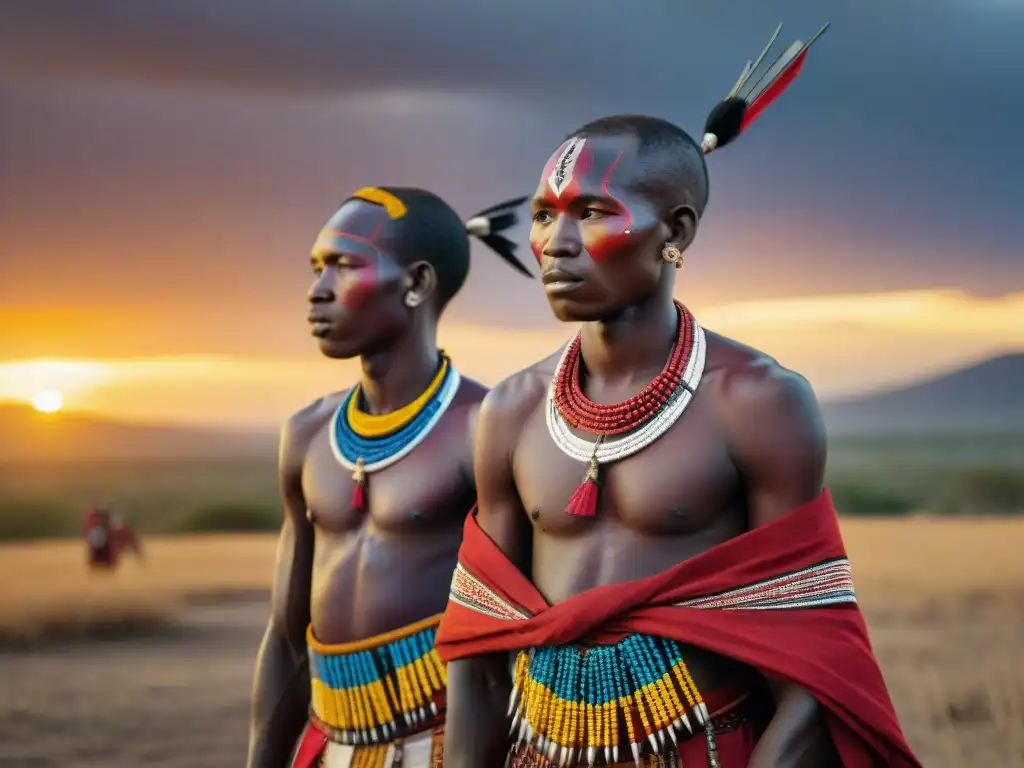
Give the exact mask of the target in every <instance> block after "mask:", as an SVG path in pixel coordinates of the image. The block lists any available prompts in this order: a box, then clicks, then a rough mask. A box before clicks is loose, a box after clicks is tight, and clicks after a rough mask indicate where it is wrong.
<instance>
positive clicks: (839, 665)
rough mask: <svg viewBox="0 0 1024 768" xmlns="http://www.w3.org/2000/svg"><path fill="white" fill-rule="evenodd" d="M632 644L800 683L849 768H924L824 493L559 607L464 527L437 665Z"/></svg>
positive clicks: (472, 519)
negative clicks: (667, 645)
mask: <svg viewBox="0 0 1024 768" xmlns="http://www.w3.org/2000/svg"><path fill="white" fill-rule="evenodd" d="M629 634H645V635H652V636H657V637H664V638H668V639H671V640H676V641H677V642H681V643H689V644H692V645H696V646H700V647H702V648H706V649H709V650H711V651H713V652H715V653H718V654H721V655H723V656H727V657H729V658H733V659H736V660H738V661H741V662H744V663H746V664H749V665H751V666H753V667H755V668H757V669H759V670H761V671H762V673H763V674H765V675H768V676H771V677H774V678H781V679H784V680H789V681H792V682H793V683H795V684H797V685H799V686H800V687H801V688H803V689H805V690H806V691H808V692H809V693H810V694H811V695H812V696H814V697H815V698H816V699H817V700H818V701H819V702H820V703H821V704H822V705H823V706H824V708H825V710H826V712H827V713H828V721H829V728H830V730H831V733H832V738H833V741H834V742H835V744H836V747H837V749H838V750H839V753H840V756H841V757H842V760H843V765H844V766H845V767H846V768H873V767H874V766H878V765H884V766H888V768H909V767H911V766H912V767H913V768H920V763H919V762H918V760H917V758H916V757H915V756H914V754H913V753H912V752H911V750H910V747H909V746H908V745H907V742H906V739H905V738H904V736H903V733H902V731H901V729H900V725H899V722H898V720H897V718H896V712H895V710H894V708H893V705H892V701H891V699H890V698H889V692H888V690H887V689H886V686H885V681H884V680H883V679H882V673H881V670H880V669H879V667H878V662H877V661H876V660H875V657H874V653H873V652H872V650H871V644H870V642H869V640H868V633H867V627H866V625H865V623H864V618H863V616H862V615H861V612H860V610H859V608H858V607H857V602H856V597H855V595H854V591H853V581H852V578H851V575H850V564H849V561H848V560H847V558H846V549H845V547H844V546H843V540H842V535H841V533H840V531H839V522H838V519H837V518H836V514H835V509H834V507H833V505H832V497H831V496H830V494H829V492H828V491H827V490H825V491H823V492H822V494H821V495H820V496H819V497H818V498H817V499H815V500H814V501H812V502H810V503H808V504H805V505H803V506H801V507H798V508H797V509H795V510H793V511H792V512H790V513H789V514H787V515H785V516H783V517H781V518H779V519H778V520H776V521H773V522H771V523H768V524H767V525H763V526H761V527H759V528H755V529H754V530H751V531H749V532H747V533H744V534H742V535H740V536H737V537H736V538H734V539H731V540H729V541H727V542H725V543H723V544H720V545H718V546H716V547H714V548H713V549H710V550H708V551H707V552H704V553H703V554H700V555H698V556H696V557H694V558H691V559H689V560H686V561H685V562H682V563H680V564H679V565H677V566H675V567H673V568H669V569H668V570H666V571H663V572H661V573H658V574H655V575H654V576H651V577H649V578H646V579H638V580H636V581H628V582H624V583H621V584H611V585H607V586H601V587H595V588H593V589H590V590H587V591H586V592H583V593H581V594H579V595H576V596H574V597H571V598H569V599H568V600H565V601H564V602H561V603H558V604H557V605H548V603H547V601H546V600H545V599H544V598H543V597H542V596H541V594H540V593H539V592H538V591H537V589H536V587H534V586H533V584H532V583H530V581H529V580H528V579H527V578H526V577H525V576H524V575H523V574H522V572H520V571H519V569H518V568H516V566H515V565H514V564H513V563H512V562H510V561H509V560H508V558H507V557H505V555H504V553H503V552H502V551H501V550H500V549H499V548H498V546H497V545H496V544H495V543H494V542H493V541H492V540H491V539H490V537H488V535H487V534H486V533H484V531H483V530H482V529H481V528H480V526H479V524H478V523H477V521H476V516H475V515H470V516H469V517H468V518H467V520H466V526H465V534H464V539H463V543H462V547H461V549H460V550H459V564H458V566H457V568H456V570H455V575H454V577H453V579H452V591H451V595H450V597H449V602H448V607H447V609H446V611H445V614H444V617H443V619H442V620H441V626H440V628H439V629H438V632H437V638H436V641H435V642H436V646H437V651H438V653H439V654H440V656H441V658H442V659H443V660H445V661H453V660H456V659H462V658H465V657H468V656H475V655H477V654H482V653H489V652H496V651H500V652H505V651H514V650H520V649H524V648H529V647H534V646H543V645H564V644H569V643H577V642H581V641H588V642H596V643H614V642H617V641H618V640H620V639H622V638H623V637H625V636H626V635H629Z"/></svg>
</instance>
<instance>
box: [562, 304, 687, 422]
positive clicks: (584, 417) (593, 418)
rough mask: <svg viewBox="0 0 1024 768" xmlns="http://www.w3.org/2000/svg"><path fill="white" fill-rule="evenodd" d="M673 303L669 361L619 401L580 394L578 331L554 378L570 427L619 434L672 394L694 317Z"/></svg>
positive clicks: (653, 411) (684, 359) (682, 369)
mask: <svg viewBox="0 0 1024 768" xmlns="http://www.w3.org/2000/svg"><path fill="white" fill-rule="evenodd" d="M675 304H676V311H677V312H678V313H679V333H678V335H677V337H676V343H675V344H674V345H673V347H672V354H670V355H669V358H668V362H667V363H665V367H664V368H662V370H661V373H659V374H658V375H657V377H656V378H655V379H654V381H652V382H651V383H650V384H648V385H647V386H646V387H644V389H643V391H641V392H640V393H638V394H636V395H634V396H633V397H631V398H629V400H626V401H624V402H621V403H610V404H607V405H605V404H603V403H595V402H594V401H593V400H591V399H590V398H588V397H587V396H586V395H585V394H584V393H583V389H582V387H581V386H580V361H581V359H582V357H583V356H582V355H581V354H580V339H581V334H577V335H576V338H575V339H573V340H572V342H571V343H570V345H569V351H568V353H567V354H566V360H565V365H563V366H562V368H561V369H560V370H559V372H558V378H557V379H556V380H555V404H556V405H557V407H558V412H559V413H560V414H561V415H562V418H563V419H565V421H566V423H568V424H569V426H571V427H575V428H577V429H582V430H584V431H586V432H590V433H591V434H595V435H604V436H608V435H619V434H622V433H623V432H629V431H630V430H633V429H636V428H637V427H639V426H640V425H641V424H643V423H644V422H645V421H647V420H648V419H650V418H651V417H653V416H654V415H655V414H656V413H657V412H658V410H659V409H660V408H661V406H663V405H664V404H665V402H666V401H667V400H668V399H669V397H671V396H672V393H673V392H675V389H676V387H678V386H679V382H680V380H681V379H682V377H683V373H684V372H685V371H686V364H687V362H688V361H689V359H690V351H691V349H692V348H693V316H692V315H691V314H690V311H689V310H688V309H686V307H684V306H683V305H682V304H680V303H679V302H678V301H677V302H676V303H675Z"/></svg>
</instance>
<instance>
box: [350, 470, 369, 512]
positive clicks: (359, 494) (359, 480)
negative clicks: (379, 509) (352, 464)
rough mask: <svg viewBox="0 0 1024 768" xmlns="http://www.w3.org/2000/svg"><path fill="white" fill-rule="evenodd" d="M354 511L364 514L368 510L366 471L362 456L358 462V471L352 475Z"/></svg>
mask: <svg viewBox="0 0 1024 768" xmlns="http://www.w3.org/2000/svg"><path fill="white" fill-rule="evenodd" d="M352 480H353V481H354V482H355V485H354V486H352V509H354V510H356V511H357V512H362V511H363V510H364V509H365V508H366V470H364V469H363V457H362V456H360V457H359V460H358V461H357V462H356V469H355V471H354V472H353V473H352Z"/></svg>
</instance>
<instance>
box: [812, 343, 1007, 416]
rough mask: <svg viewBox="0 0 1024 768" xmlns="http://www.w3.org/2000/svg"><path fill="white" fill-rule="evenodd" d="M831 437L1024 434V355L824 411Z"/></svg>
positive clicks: (831, 405) (834, 404) (828, 405)
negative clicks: (941, 433)
mask: <svg viewBox="0 0 1024 768" xmlns="http://www.w3.org/2000/svg"><path fill="white" fill-rule="evenodd" d="M823 410H824V414H825V422H826V424H827V425H828V429H829V433H830V434H831V435H840V436H841V435H879V436H884V435H896V434H914V435H928V434H936V433H940V432H943V433H981V434H993V433H1002V434H1024V354H1011V355H1002V356H1000V357H994V358H991V359H989V360H986V361H984V362H981V363H978V364H977V365H972V366H969V367H967V368H962V369H960V370H957V371H953V372H951V373H947V374H944V375H942V376H937V377H935V378H932V379H928V380H926V381H922V382H920V383H918V384H914V385H911V386H908V387H903V388H900V389H894V390H890V391H887V392H880V393H878V394H873V395H868V396H862V397H858V398H850V399H847V400H842V401H836V402H831V403H826V404H824V405H823Z"/></svg>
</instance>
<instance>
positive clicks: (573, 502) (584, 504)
mask: <svg viewBox="0 0 1024 768" xmlns="http://www.w3.org/2000/svg"><path fill="white" fill-rule="evenodd" d="M599 472H600V467H599V466H598V463H597V446H594V454H593V455H592V456H591V457H590V465H589V466H588V467H587V475H586V477H584V478H583V482H582V483H581V484H580V487H579V488H577V489H576V493H574V494H573V495H572V498H571V499H569V504H568V506H567V507H566V508H565V513H566V514H567V515H575V516H576V517H596V516H597V492H598V484H597V479H598V473H599Z"/></svg>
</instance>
